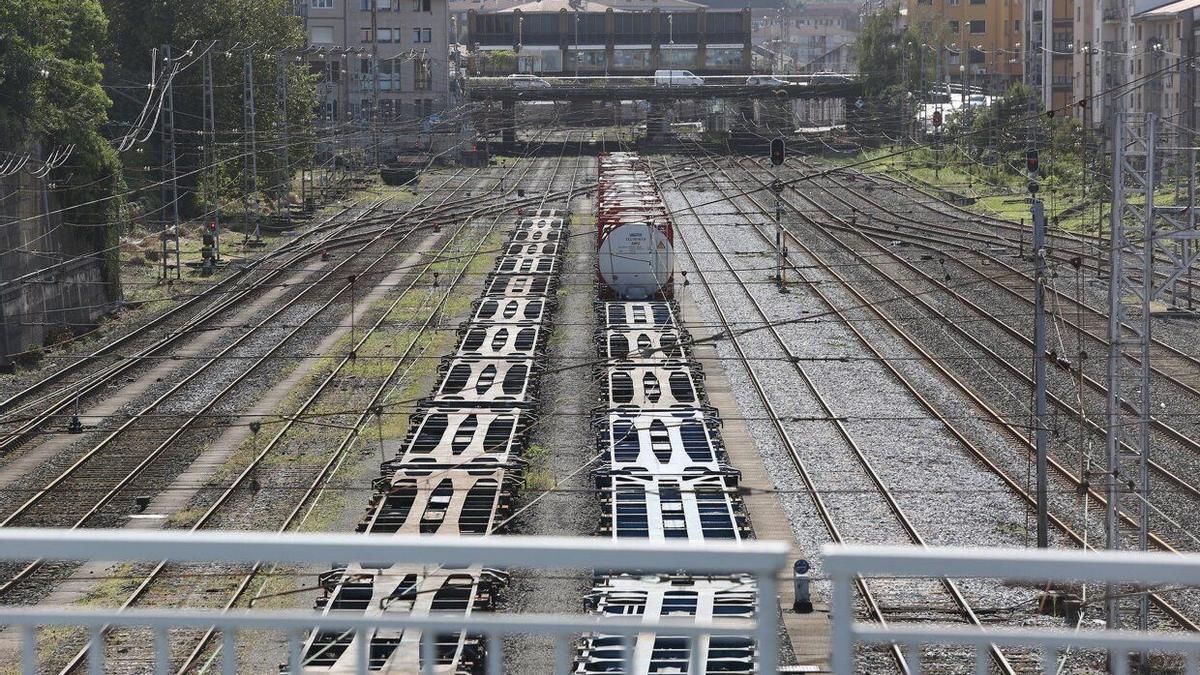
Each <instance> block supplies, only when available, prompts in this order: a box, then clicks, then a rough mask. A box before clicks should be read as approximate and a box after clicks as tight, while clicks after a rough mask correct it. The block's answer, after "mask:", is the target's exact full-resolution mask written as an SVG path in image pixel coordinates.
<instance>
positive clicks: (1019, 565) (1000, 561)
mask: <svg viewBox="0 0 1200 675" xmlns="http://www.w3.org/2000/svg"><path fill="white" fill-rule="evenodd" d="M822 555H823V556H824V565H825V572H826V573H827V574H828V575H829V577H830V580H831V581H832V582H833V607H832V611H833V636H832V638H833V655H832V666H833V672H835V673H852V672H854V648H855V646H856V645H857V644H860V643H861V644H875V645H899V646H900V647H901V651H902V652H903V653H904V654H905V662H906V663H905V665H906V667H907V670H908V672H910V673H919V672H920V671H921V667H920V666H921V664H920V659H921V651H920V648H921V647H922V646H930V645H942V646H949V645H956V646H971V647H974V648H975V672H976V673H987V672H989V671H988V660H989V651H990V649H991V647H993V646H995V647H1010V648H1012V647H1015V648H1022V649H1030V648H1032V649H1037V650H1041V652H1042V660H1043V664H1044V665H1043V672H1046V673H1054V672H1057V671H1056V669H1055V661H1056V657H1057V656H1058V655H1059V654H1060V653H1062V652H1063V651H1065V650H1068V649H1084V650H1095V651H1099V652H1107V653H1108V654H1110V655H1113V656H1112V658H1110V659H1109V661H1110V666H1109V667H1110V669H1111V672H1113V673H1116V674H1117V675H1125V674H1126V673H1128V672H1129V671H1128V668H1129V661H1128V659H1127V658H1126V655H1128V654H1129V653H1131V652H1140V653H1148V652H1162V653H1168V654H1176V655H1181V656H1183V658H1184V660H1185V663H1186V672H1187V673H1188V675H1197V674H1198V673H1200V640H1197V638H1196V636H1195V634H1193V633H1188V634H1179V633H1176V634H1172V633H1161V632H1160V633H1155V632H1137V631H1128V630H1099V631H1096V630H1088V631H1076V630H1072V629H1066V628H1064V629H1047V628H1043V627H1038V628H1036V629H988V630H985V631H981V630H977V629H973V628H971V627H969V626H964V625H962V624H957V625H953V624H951V625H945V624H920V625H914V624H911V623H909V624H895V623H893V624H888V625H886V626H883V625H879V624H865V623H859V622H856V621H855V618H854V582H855V580H856V579H858V578H870V577H915V578H935V579H936V578H973V579H1002V580H1006V581H1028V582H1037V583H1045V582H1046V581H1055V580H1058V581H1067V580H1070V581H1085V580H1086V581H1094V582H1102V583H1112V584H1133V585H1138V586H1152V585H1157V584H1168V585H1170V586H1172V587H1176V586H1184V587H1192V586H1196V585H1198V584H1200V555H1174V554H1167V553H1161V554H1160V553H1115V552H1114V553H1107V552H1085V551H1077V550H1053V549H1052V550H1036V549H999V548H991V549H989V548H971V549H965V548H963V549H959V548H912V547H891V546H829V545H827V546H825V547H824V548H823V549H822Z"/></svg>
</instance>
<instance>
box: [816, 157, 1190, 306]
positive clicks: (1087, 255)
mask: <svg viewBox="0 0 1200 675" xmlns="http://www.w3.org/2000/svg"><path fill="white" fill-rule="evenodd" d="M794 161H795V160H794ZM796 163H800V164H802V165H807V166H809V167H812V168H814V169H816V168H818V167H816V166H815V165H813V164H811V163H808V162H806V161H804V160H799V161H797V162H796ZM837 173H839V174H842V175H843V176H849V177H852V180H854V181H855V182H859V181H861V182H862V183H863V184H865V185H870V186H874V187H878V188H880V189H883V190H887V191H890V192H892V193H894V194H897V195H903V196H906V197H907V198H908V200H909V201H910V202H911V204H912V206H913V207H915V208H912V209H910V210H908V211H906V212H904V213H910V214H913V217H916V218H918V220H919V219H920V217H919V214H921V213H927V214H929V215H932V216H934V217H935V218H938V219H941V218H944V217H947V216H949V217H951V218H952V219H953V222H954V223H957V226H950V227H947V231H951V232H954V233H955V234H957V235H958V236H959V237H960V238H963V239H965V240H968V241H974V242H976V243H978V244H984V245H993V246H994V245H1001V246H1004V247H1006V248H1018V249H1021V248H1024V247H1025V245H1026V244H1025V242H1026V239H1027V238H1028V234H1027V232H1028V228H1027V227H1026V226H1025V225H1024V224H1023V223H1016V222H1013V221H1010V220H1006V219H1004V218H997V217H995V216H989V215H986V214H981V213H978V212H975V211H970V210H968V209H965V208H963V207H961V206H958V205H957V204H954V203H953V202H952V201H950V200H949V199H946V198H945V197H942V196H939V195H937V194H934V193H933V192H932V191H930V190H929V189H927V188H925V187H922V186H919V185H914V184H912V183H910V182H906V181H902V180H900V179H897V178H894V177H891V176H885V175H878V174H874V173H865V172H863V171H859V170H857V169H845V170H841V171H838V172H837ZM835 175H836V174H835ZM860 192H861V191H860ZM1047 242H1048V244H1049V248H1050V253H1051V256H1052V257H1053V258H1054V259H1056V260H1058V262H1060V263H1062V264H1069V263H1070V262H1071V259H1072V258H1074V257H1079V259H1080V266H1081V267H1082V268H1083V269H1086V270H1088V271H1089V272H1092V273H1093V274H1094V276H1095V277H1096V278H1105V277H1106V276H1107V272H1106V265H1107V260H1108V247H1109V241H1108V240H1107V239H1105V238H1103V237H1101V238H1099V239H1093V238H1090V237H1085V236H1083V235H1075V234H1071V233H1067V232H1061V231H1052V232H1049V233H1048V234H1047ZM1159 260H1161V261H1163V262H1168V261H1167V259H1166V258H1163V257H1160V258H1159ZM1155 277H1156V278H1160V279H1165V278H1166V274H1164V273H1162V272H1157V271H1156V272H1155ZM1178 287H1180V288H1181V289H1182V292H1179V291H1176V290H1169V291H1168V293H1171V294H1173V295H1175V296H1176V297H1177V298H1181V299H1189V298H1195V297H1196V294H1197V291H1198V290H1200V282H1198V281H1195V280H1191V279H1187V278H1185V279H1181V280H1179V281H1178Z"/></svg>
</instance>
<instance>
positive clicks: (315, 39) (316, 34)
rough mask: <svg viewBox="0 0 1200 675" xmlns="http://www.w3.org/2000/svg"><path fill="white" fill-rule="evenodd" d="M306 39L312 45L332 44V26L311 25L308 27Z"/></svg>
mask: <svg viewBox="0 0 1200 675" xmlns="http://www.w3.org/2000/svg"><path fill="white" fill-rule="evenodd" d="M308 31H309V32H308V41H309V42H310V43H312V44H314V45H331V44H333V26H313V27H312V28H309V29H308Z"/></svg>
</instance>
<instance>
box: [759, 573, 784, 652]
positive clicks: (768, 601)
mask: <svg viewBox="0 0 1200 675" xmlns="http://www.w3.org/2000/svg"><path fill="white" fill-rule="evenodd" d="M776 586H777V583H776V581H775V572H774V571H771V570H768V571H765V572H760V573H759V575H758V595H757V602H758V608H757V613H758V619H757V621H756V622H755V629H756V630H757V631H758V663H759V672H760V673H763V674H764V675H775V673H777V672H779V644H778V643H779V625H778V622H777V617H778V616H779V590H778V589H777V588H776Z"/></svg>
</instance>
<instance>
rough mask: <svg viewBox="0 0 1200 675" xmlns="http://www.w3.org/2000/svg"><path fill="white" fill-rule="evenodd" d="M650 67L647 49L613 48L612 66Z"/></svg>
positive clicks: (626, 68)
mask: <svg viewBox="0 0 1200 675" xmlns="http://www.w3.org/2000/svg"><path fill="white" fill-rule="evenodd" d="M651 67H652V66H651V63H650V50H649V49H619V48H618V49H614V50H613V68H620V69H625V70H648V69H650V68H651Z"/></svg>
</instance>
